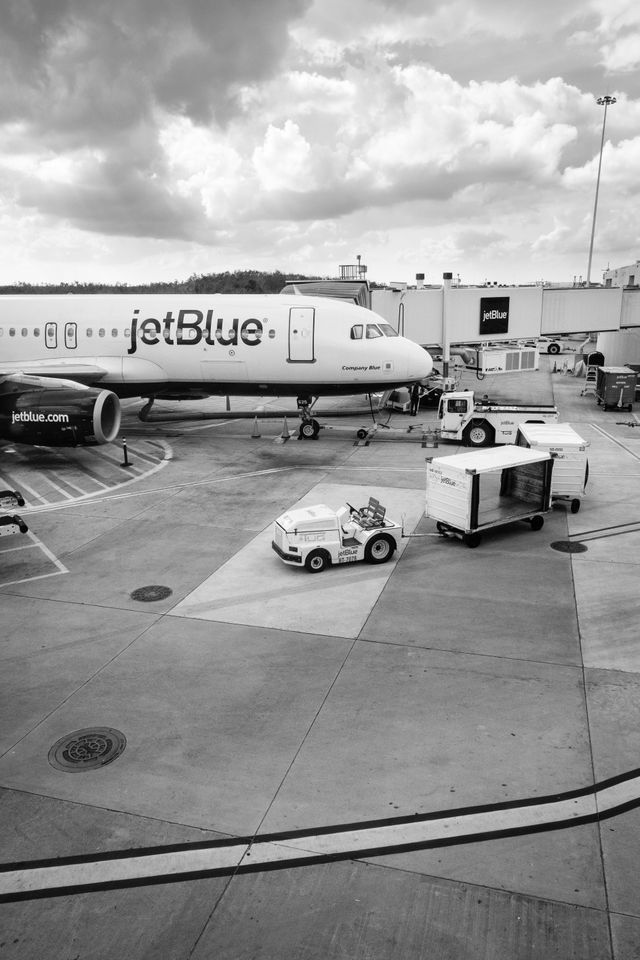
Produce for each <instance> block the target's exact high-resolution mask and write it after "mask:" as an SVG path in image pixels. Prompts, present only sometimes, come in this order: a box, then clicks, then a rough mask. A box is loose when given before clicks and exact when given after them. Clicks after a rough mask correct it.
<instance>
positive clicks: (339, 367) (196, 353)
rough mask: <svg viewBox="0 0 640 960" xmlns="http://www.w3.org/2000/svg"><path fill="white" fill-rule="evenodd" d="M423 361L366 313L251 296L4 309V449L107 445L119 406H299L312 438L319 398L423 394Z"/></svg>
mask: <svg viewBox="0 0 640 960" xmlns="http://www.w3.org/2000/svg"><path fill="white" fill-rule="evenodd" d="M432 367H433V363H432V359H431V356H430V355H429V353H427V351H426V350H424V349H423V348H422V347H421V346H419V345H418V344H416V343H414V342H413V341H411V340H407V339H405V338H404V337H401V336H399V335H398V334H397V332H396V331H395V329H394V328H393V327H392V326H390V325H389V324H388V323H387V322H386V321H385V320H384V319H383V318H382V317H380V316H379V315H378V314H376V313H373V312H372V311H371V310H368V309H366V308H364V307H360V306H357V305H355V304H350V303H345V302H344V301H339V300H334V299H330V298H328V297H307V296H299V295H295V294H292V295H282V294H269V295H255V294H235V295H226V294H215V295H208V294H170V295H165V294H162V295H156V294H142V295H139V294H88V295H85V294H80V295H77V294H66V295H48V294H38V295H33V296H32V295H26V294H20V295H16V296H12V295H9V296H0V439H5V440H11V441H13V442H17V443H25V444H39V445H42V446H54V447H55V446H77V445H81V444H86V445H93V444H102V443H109V442H111V441H112V440H114V439H115V438H116V437H117V435H118V431H119V428H120V418H121V407H120V398H127V397H142V398H145V399H146V400H147V403H146V404H145V405H144V407H143V408H142V410H141V411H140V414H139V416H140V418H141V419H142V420H144V419H145V417H146V416H147V415H148V412H149V410H150V408H151V405H152V404H153V402H154V400H156V399H166V400H185V399H190V400H193V399H199V398H202V397H206V396H211V395H219V396H252V395H257V396H268V395H272V396H293V397H296V398H297V405H298V413H299V416H300V419H301V423H300V437H301V438H316V437H317V435H318V431H319V429H320V425H319V423H318V421H317V420H315V419H314V418H313V417H312V416H311V412H310V411H311V408H312V406H313V403H315V400H316V398H317V397H320V396H338V395H347V394H354V393H362V394H365V393H373V392H378V391H385V390H392V389H394V388H396V387H401V386H404V385H405V384H410V383H414V382H417V381H422V380H424V379H425V378H426V377H428V375H429V373H430V372H431V370H432Z"/></svg>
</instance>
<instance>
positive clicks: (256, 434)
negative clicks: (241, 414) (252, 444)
mask: <svg viewBox="0 0 640 960" xmlns="http://www.w3.org/2000/svg"><path fill="white" fill-rule="evenodd" d="M259 436H260V431H259V430H258V418H257V417H254V419H253V432H252V434H251V438H252V439H254V438H255V437H259Z"/></svg>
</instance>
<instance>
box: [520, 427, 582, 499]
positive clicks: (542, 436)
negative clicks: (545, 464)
mask: <svg viewBox="0 0 640 960" xmlns="http://www.w3.org/2000/svg"><path fill="white" fill-rule="evenodd" d="M516 443H517V444H518V445H519V446H521V447H528V448H529V449H531V450H543V451H545V452H546V453H549V454H551V456H552V457H553V476H552V479H551V499H552V500H560V501H563V500H564V501H567V502H568V503H569V504H570V508H571V513H577V512H578V510H579V509H580V498H581V497H583V496H584V495H585V490H586V486H587V480H588V479H589V460H588V458H587V448H588V446H589V441H588V440H583V439H582V437H581V436H580V434H578V433H576V431H575V430H574V429H573V427H572V426H570V424H568V423H523V424H521V425H520V427H519V428H518V436H517V439H516Z"/></svg>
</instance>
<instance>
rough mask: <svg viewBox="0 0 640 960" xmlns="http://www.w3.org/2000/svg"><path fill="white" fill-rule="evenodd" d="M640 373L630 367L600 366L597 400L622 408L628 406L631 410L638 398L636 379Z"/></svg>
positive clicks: (605, 404) (604, 405)
mask: <svg viewBox="0 0 640 960" xmlns="http://www.w3.org/2000/svg"><path fill="white" fill-rule="evenodd" d="M637 379H638V374H637V373H636V372H635V370H631V369H630V368H629V367H598V370H597V373H596V400H597V401H598V404H602V408H603V409H604V410H606V409H607V407H616V409H618V410H621V409H622V408H623V407H626V408H627V410H629V412H631V410H632V409H633V401H634V400H635V398H636V381H637Z"/></svg>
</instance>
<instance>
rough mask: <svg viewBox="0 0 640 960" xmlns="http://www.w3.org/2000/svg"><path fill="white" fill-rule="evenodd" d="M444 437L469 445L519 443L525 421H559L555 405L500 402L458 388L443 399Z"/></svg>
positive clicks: (484, 445) (440, 417) (439, 412)
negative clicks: (521, 427)
mask: <svg viewBox="0 0 640 960" xmlns="http://www.w3.org/2000/svg"><path fill="white" fill-rule="evenodd" d="M438 418H439V421H440V436H441V437H442V439H443V440H456V441H457V442H458V443H460V442H462V443H464V444H466V445H467V446H469V447H486V446H488V445H489V444H492V443H515V442H516V435H517V432H518V427H519V426H520V424H521V423H557V421H558V410H557V408H556V407H555V406H553V404H523V403H499V402H496V401H493V400H490V399H489V398H488V397H482V399H476V397H475V394H474V391H473V390H454V391H452V392H451V393H445V394H443V395H442V397H441V398H440V406H439V408H438Z"/></svg>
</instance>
